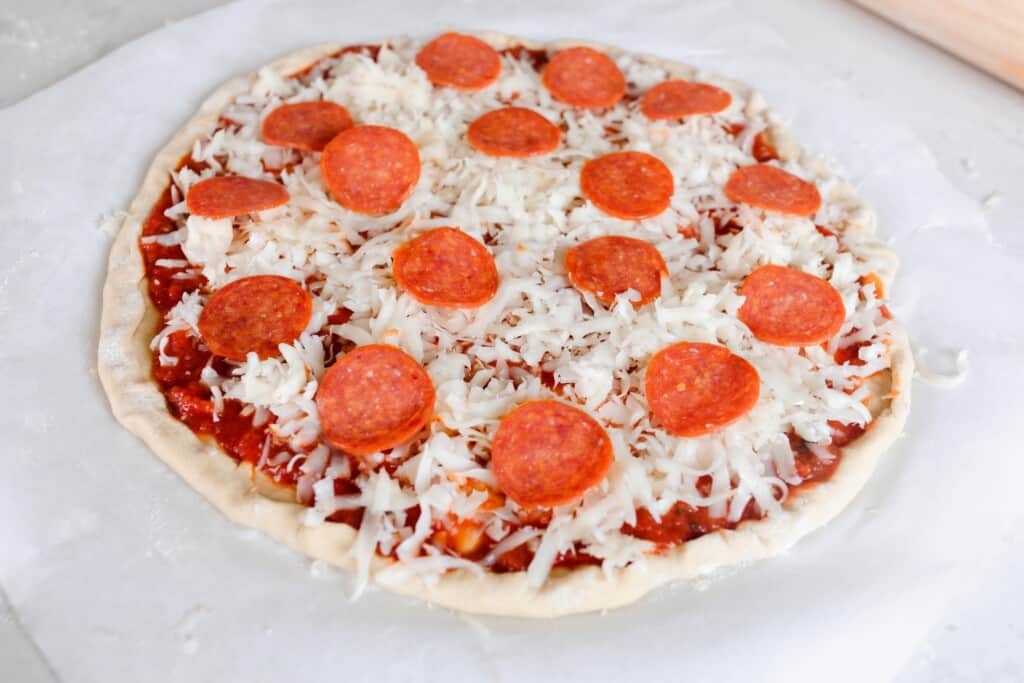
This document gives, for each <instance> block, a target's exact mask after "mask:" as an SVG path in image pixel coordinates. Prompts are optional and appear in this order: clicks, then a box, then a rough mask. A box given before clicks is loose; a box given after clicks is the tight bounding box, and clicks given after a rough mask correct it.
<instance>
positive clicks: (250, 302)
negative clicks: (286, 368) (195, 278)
mask: <svg viewBox="0 0 1024 683" xmlns="http://www.w3.org/2000/svg"><path fill="white" fill-rule="evenodd" d="M312 314H313V299H312V298H311V297H310V296H309V293H308V292H306V290H305V289H303V288H302V285H300V284H299V283H298V282H296V281H295V280H292V279H290V278H286V277H281V276H280V275H253V276H252V277H244V278H242V279H240V280H235V281H234V282H232V283H230V284H227V285H225V286H224V287H221V288H220V289H218V290H217V291H216V292H214V293H213V294H212V295H211V296H210V299H209V301H207V302H206V305H205V306H204V307H203V311H202V312H201V313H200V314H199V334H201V335H202V337H203V341H204V342H206V345H207V346H208V347H210V351H212V352H213V353H214V354H216V355H218V356H224V357H225V358H231V359H232V360H245V357H246V355H247V354H248V353H249V352H254V353H255V354H256V355H257V356H259V357H260V358H271V357H274V356H276V355H277V354H278V350H277V346H278V344H290V343H291V342H293V341H295V340H296V339H297V338H298V337H299V335H300V334H302V331H303V330H305V329H306V325H308V324H309V318H310V316H312Z"/></svg>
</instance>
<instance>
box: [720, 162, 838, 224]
mask: <svg viewBox="0 0 1024 683" xmlns="http://www.w3.org/2000/svg"><path fill="white" fill-rule="evenodd" d="M725 196H726V197H728V198H729V199H731V200H732V201H734V202H737V203H739V204H748V205H750V206H754V207H757V208H759V209H766V210H768V211H778V212H779V213H785V214H790V215H793V216H810V215H811V214H813V213H815V212H816V211H817V210H818V208H819V207H821V194H819V192H818V188H817V187H815V186H814V184H813V183H809V182H807V181H806V180H804V179H802V178H798V177H797V176H795V175H793V174H792V173H788V172H786V171H783V170H782V169H781V168H777V167H775V166H769V165H768V164H756V165H754V166H741V167H740V168H737V169H736V170H735V171H733V172H732V175H730V176H729V180H727V181H726V183H725Z"/></svg>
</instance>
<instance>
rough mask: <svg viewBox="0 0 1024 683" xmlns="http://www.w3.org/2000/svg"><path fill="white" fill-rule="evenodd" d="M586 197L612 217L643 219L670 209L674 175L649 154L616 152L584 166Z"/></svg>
mask: <svg viewBox="0 0 1024 683" xmlns="http://www.w3.org/2000/svg"><path fill="white" fill-rule="evenodd" d="M580 190H581V191H582V192H583V196H584V197H586V198H587V199H589V200H590V201H591V202H593V203H594V206H596V207H597V208H599V209H601V210H602V211H604V212H605V213H607V214H608V215H610V216H614V217H616V218H622V219H625V220H642V219H644V218H651V217H653V216H657V215H658V214H659V213H661V212H662V211H664V210H665V209H667V208H668V207H669V204H670V203H671V202H672V195H673V193H674V192H675V180H674V179H673V178H672V172H671V171H670V170H668V166H666V165H665V164H664V162H662V161H661V159H659V158H657V157H655V156H652V155H650V154H647V153H645V152H632V151H631V152H614V153H612V154H606V155H604V156H602V157H598V158H597V159H591V160H590V161H588V162H587V163H585V164H584V165H583V170H582V171H581V172H580Z"/></svg>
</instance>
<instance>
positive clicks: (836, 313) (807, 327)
mask: <svg viewBox="0 0 1024 683" xmlns="http://www.w3.org/2000/svg"><path fill="white" fill-rule="evenodd" d="M739 293H740V294H741V295H742V296H744V297H746V300H745V301H744V302H743V305H742V306H740V310H739V319H740V320H741V321H743V324H745V325H746V326H747V327H749V328H750V331H751V333H753V335H754V336H755V337H757V338H758V339H760V340H761V341H764V342H768V343H769V344H776V345H778V346H810V345H812V344H820V343H821V342H824V341H828V340H829V339H831V338H832V337H834V336H836V335H837V334H839V328H840V327H842V326H843V321H844V320H846V307H845V306H844V305H843V298H842V297H841V296H840V295H839V292H837V291H836V288H835V287H833V286H832V285H831V284H829V283H828V282H827V281H825V280H822V279H821V278H820V277H816V276H814V275H811V274H809V273H805V272H803V271H801V270H797V269H796V268H784V267H783V266H761V267H760V268H758V269H757V270H755V271H754V272H753V273H751V274H750V275H748V276H747V279H746V280H744V281H743V285H742V286H741V287H740V289H739Z"/></svg>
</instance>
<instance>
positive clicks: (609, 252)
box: [565, 235, 668, 306]
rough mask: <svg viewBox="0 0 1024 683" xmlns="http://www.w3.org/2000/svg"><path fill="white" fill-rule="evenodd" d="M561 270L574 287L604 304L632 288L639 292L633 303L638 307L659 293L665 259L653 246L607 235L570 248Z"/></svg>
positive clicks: (666, 269)
mask: <svg viewBox="0 0 1024 683" xmlns="http://www.w3.org/2000/svg"><path fill="white" fill-rule="evenodd" d="M565 270H566V271H567V272H568V274H569V280H570V281H571V282H572V284H573V285H575V286H576V288H577V289H582V290H583V291H586V292H591V293H593V294H594V296H596V297H597V299H598V300H599V301H601V302H602V303H605V304H612V303H615V296H616V295H618V294H621V293H622V292H625V291H626V290H627V289H632V290H635V291H637V292H639V293H640V300H639V301H634V302H633V305H634V306H642V305H644V304H646V303H649V302H651V301H653V300H654V299H655V298H657V297H658V295H660V294H661V278H662V276H664V275H668V267H667V266H666V265H665V259H663V258H662V257H661V253H660V252H659V251H658V250H657V249H655V248H654V246H653V245H651V244H649V243H647V242H644V241H643V240H638V239H636V238H633V237H622V236H621V235H611V236H608V237H598V238H596V239H592V240H588V241H586V242H584V243H583V244H579V245H577V246H575V247H570V248H569V251H567V252H566V254H565Z"/></svg>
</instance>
